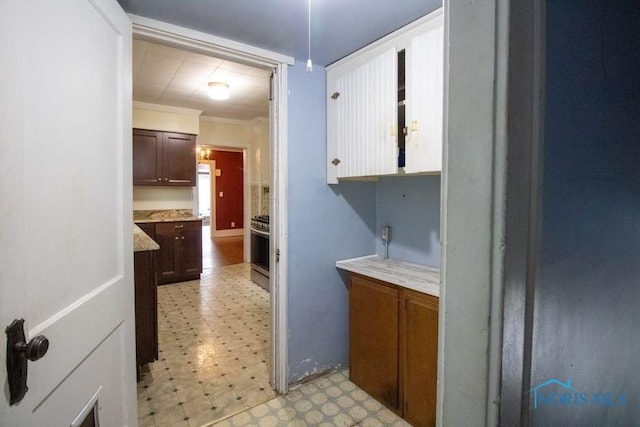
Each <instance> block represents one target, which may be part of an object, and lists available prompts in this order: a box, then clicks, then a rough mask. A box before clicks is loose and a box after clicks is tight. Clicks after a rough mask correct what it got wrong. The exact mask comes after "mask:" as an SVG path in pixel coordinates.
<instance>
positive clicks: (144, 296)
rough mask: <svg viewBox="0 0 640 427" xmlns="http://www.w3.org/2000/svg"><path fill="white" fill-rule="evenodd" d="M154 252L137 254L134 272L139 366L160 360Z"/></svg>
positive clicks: (137, 359) (134, 258)
mask: <svg viewBox="0 0 640 427" xmlns="http://www.w3.org/2000/svg"><path fill="white" fill-rule="evenodd" d="M154 261H155V258H154V252H153V251H145V252H135V253H134V254H133V263H134V265H133V270H134V284H135V311H136V362H137V364H138V366H140V365H143V364H145V363H149V362H153V361H154V360H156V359H157V358H158V314H157V296H156V295H157V289H156V280H155V268H154Z"/></svg>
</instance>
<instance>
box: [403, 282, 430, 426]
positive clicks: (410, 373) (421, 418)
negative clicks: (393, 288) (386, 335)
mask: <svg viewBox="0 0 640 427" xmlns="http://www.w3.org/2000/svg"><path fill="white" fill-rule="evenodd" d="M402 294H403V295H402V299H403V302H404V304H403V305H404V307H403V309H402V319H401V332H400V334H401V336H402V343H401V350H402V351H401V360H402V363H401V365H402V390H403V401H404V408H403V409H404V411H403V412H404V419H406V420H407V421H408V422H409V423H411V425H413V426H415V427H422V426H435V425H436V382H437V371H438V368H437V355H438V298H436V297H433V296H431V295H425V294H423V293H420V292H415V291H411V290H407V289H405V290H403V291H402Z"/></svg>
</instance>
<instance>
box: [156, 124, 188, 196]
mask: <svg viewBox="0 0 640 427" xmlns="http://www.w3.org/2000/svg"><path fill="white" fill-rule="evenodd" d="M162 147H163V153H162V156H163V168H162V169H163V173H164V176H163V177H162V181H163V184H164V185H176V186H194V185H196V138H195V136H194V135H187V134H181V133H169V132H165V133H164V134H163V141H162Z"/></svg>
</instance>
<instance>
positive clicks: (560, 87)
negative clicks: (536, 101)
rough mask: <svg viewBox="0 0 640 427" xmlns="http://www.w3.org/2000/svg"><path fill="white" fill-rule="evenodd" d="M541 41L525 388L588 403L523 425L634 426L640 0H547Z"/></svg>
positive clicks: (639, 252)
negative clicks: (540, 120)
mask: <svg viewBox="0 0 640 427" xmlns="http://www.w3.org/2000/svg"><path fill="white" fill-rule="evenodd" d="M546 46H547V79H546V85H547V87H546V107H545V108H546V116H545V141H544V144H545V147H544V182H543V218H542V236H541V237H542V240H541V242H542V246H541V252H540V268H539V271H538V275H537V283H536V294H535V319H534V331H533V332H534V337H533V372H532V385H536V384H540V383H542V382H544V381H546V380H548V379H550V378H557V379H559V380H561V381H563V382H565V381H567V380H571V381H572V386H573V388H574V389H576V391H578V392H586V393H587V394H588V399H589V401H588V403H589V404H588V405H585V406H579V407H573V406H568V407H557V406H555V407H549V406H545V407H542V408H541V407H539V408H538V409H533V405H532V408H531V411H530V416H531V425H545V426H553V425H585V426H586V425H589V426H604V425H640V412H639V411H638V406H639V404H640V381H639V380H638V372H640V357H639V355H640V310H639V309H638V306H639V304H640V3H638V2H637V1H635V0H622V1H619V2H607V1H582V0H581V1H577V0H570V1H569V0H564V1H548V2H547V39H546ZM548 391H549V392H563V391H564V390H562V389H557V388H552V389H550V390H548ZM605 392H607V393H612V396H613V398H614V402H615V401H617V402H618V403H620V400H617V398H618V395H619V394H623V395H624V396H625V399H626V401H627V405H626V406H621V407H611V406H597V405H594V403H593V401H592V394H593V393H605Z"/></svg>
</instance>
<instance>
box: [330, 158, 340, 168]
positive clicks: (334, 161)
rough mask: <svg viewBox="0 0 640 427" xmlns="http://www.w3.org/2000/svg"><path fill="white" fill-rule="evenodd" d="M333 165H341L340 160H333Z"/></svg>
mask: <svg viewBox="0 0 640 427" xmlns="http://www.w3.org/2000/svg"><path fill="white" fill-rule="evenodd" d="M331 164H332V165H333V166H338V165H339V164H340V159H333V160H331Z"/></svg>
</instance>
